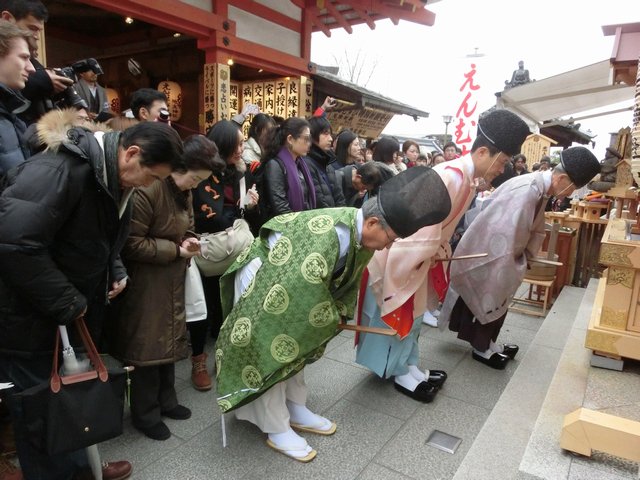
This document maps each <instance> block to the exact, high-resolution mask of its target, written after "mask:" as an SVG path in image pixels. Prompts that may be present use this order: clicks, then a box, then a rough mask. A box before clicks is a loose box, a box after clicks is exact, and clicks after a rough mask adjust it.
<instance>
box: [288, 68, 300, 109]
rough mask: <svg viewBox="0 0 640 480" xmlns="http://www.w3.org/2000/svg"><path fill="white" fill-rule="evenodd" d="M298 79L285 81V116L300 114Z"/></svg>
mask: <svg viewBox="0 0 640 480" xmlns="http://www.w3.org/2000/svg"><path fill="white" fill-rule="evenodd" d="M299 107H300V79H298V78H290V79H289V80H288V81H287V118H289V117H297V116H299V115H300V108H299Z"/></svg>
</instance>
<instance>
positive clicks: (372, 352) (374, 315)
mask: <svg viewBox="0 0 640 480" xmlns="http://www.w3.org/2000/svg"><path fill="white" fill-rule="evenodd" d="M529 133H530V132H529V128H528V127H527V125H526V124H525V123H524V122H523V121H522V120H521V119H520V118H519V117H518V116H517V115H515V114H513V113H511V112H509V111H507V110H496V111H493V112H491V113H489V114H487V115H485V116H483V117H481V118H480V120H479V123H478V134H477V137H476V139H475V141H474V143H473V146H472V148H471V153H470V154H469V155H466V156H464V157H462V158H457V159H455V160H451V161H449V162H444V163H440V164H438V165H436V166H435V167H433V170H434V171H435V172H436V173H437V174H438V175H439V176H440V178H441V179H442V181H443V182H444V184H445V185H446V186H447V192H445V196H447V197H449V201H450V203H451V213H450V214H449V215H448V216H447V218H446V219H445V220H444V221H443V222H442V223H440V224H438V225H433V226H430V227H425V228H422V229H421V230H420V231H418V232H417V233H415V234H413V235H411V236H409V237H407V238H405V239H403V240H399V241H397V242H395V243H394V244H393V246H392V247H391V248H390V249H389V250H384V251H380V252H376V253H375V254H374V256H373V258H372V260H371V261H370V262H369V265H368V266H367V272H366V273H365V275H364V276H363V283H365V285H363V286H366V292H365V295H363V296H362V297H361V299H360V304H361V305H362V308H361V315H360V322H361V323H362V324H364V325H369V326H372V327H390V328H392V329H394V330H396V332H397V335H396V336H393V337H391V336H381V335H371V334H361V335H360V336H359V340H358V351H357V354H356V362H357V363H359V364H360V365H364V366H366V367H367V368H369V369H370V370H372V371H373V372H375V373H376V374H377V375H378V376H380V377H382V378H392V377H393V379H394V386H395V388H396V389H397V390H398V391H399V392H401V393H403V394H405V395H407V396H409V397H411V398H413V399H415V400H418V401H422V402H430V401H432V400H433V399H434V397H435V395H436V393H437V391H438V389H439V388H440V387H441V386H442V385H443V384H444V382H445V381H446V379H447V374H446V372H444V371H442V370H427V371H426V372H425V371H424V370H421V369H420V367H419V365H418V364H419V348H418V337H419V335H420V330H421V326H422V317H423V315H424V313H425V312H426V311H427V309H428V310H430V311H432V310H435V309H436V308H437V305H438V302H439V301H440V300H442V299H443V298H444V292H445V291H446V284H447V280H446V275H444V272H445V271H446V267H445V266H443V262H439V261H437V259H438V258H443V257H449V256H451V249H450V247H449V239H450V238H451V235H452V234H453V233H454V231H455V228H456V225H457V224H458V222H459V220H460V218H461V217H462V215H464V213H465V211H466V210H467V208H468V206H469V204H470V202H471V200H472V199H473V197H474V195H475V192H476V185H477V183H478V181H479V180H480V179H482V180H484V181H485V182H487V183H490V182H491V180H493V179H494V178H495V177H496V176H497V175H498V174H500V173H501V172H502V171H503V169H504V165H505V164H506V163H507V162H509V160H510V158H511V157H512V156H513V155H515V154H516V153H518V152H519V151H520V146H521V145H522V142H523V141H524V140H525V138H526V137H527V135H529ZM419 205H420V203H419V201H416V200H414V201H413V202H408V203H407V204H406V206H405V208H409V207H410V206H419Z"/></svg>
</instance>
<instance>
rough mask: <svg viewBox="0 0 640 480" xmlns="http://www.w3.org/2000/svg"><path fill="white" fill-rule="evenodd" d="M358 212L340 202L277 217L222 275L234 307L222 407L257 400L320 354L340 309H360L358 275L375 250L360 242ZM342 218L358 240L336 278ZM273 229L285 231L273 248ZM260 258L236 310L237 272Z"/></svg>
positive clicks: (225, 338) (223, 349)
mask: <svg viewBox="0 0 640 480" xmlns="http://www.w3.org/2000/svg"><path fill="white" fill-rule="evenodd" d="M356 213H357V210H356V209H352V208H339V209H338V208H336V209H327V210H315V211H313V210H312V211H306V212H296V213H293V214H285V215H281V216H279V217H275V218H273V219H272V220H270V221H269V222H267V223H266V224H265V226H264V227H263V230H262V231H261V233H260V236H259V237H258V238H256V240H255V241H254V242H253V244H252V246H251V248H250V250H249V251H248V252H246V254H245V252H243V254H242V255H241V256H240V257H239V258H238V259H237V260H236V262H234V264H233V265H232V266H231V267H230V269H229V270H228V271H227V273H226V274H225V275H224V276H223V277H222V280H221V296H222V302H223V309H224V310H225V313H226V312H229V311H230V312H229V314H228V316H227V317H226V320H225V322H224V324H223V326H222V329H221V330H220V335H219V337H218V343H217V345H216V354H215V359H216V375H217V388H218V405H219V406H220V409H221V410H222V411H223V412H226V411H229V410H232V409H234V408H237V407H239V406H241V405H243V404H245V403H248V402H250V401H251V400H253V399H255V398H256V396H257V395H260V394H261V393H263V392H265V391H266V390H268V389H269V388H270V387H272V386H273V385H275V384H276V383H278V382H280V381H282V380H286V379H287V378H289V377H290V376H292V375H294V374H295V373H297V372H298V371H300V370H301V369H302V368H303V367H304V365H305V364H307V363H311V362H313V361H315V360H317V359H318V358H320V357H321V356H322V354H323V352H324V348H325V346H326V344H327V342H328V341H329V340H331V339H332V338H333V337H334V336H335V335H336V334H337V329H336V325H337V323H338V322H339V320H340V315H341V314H345V313H350V314H353V309H354V307H355V299H356V295H357V290H358V286H359V279H360V276H361V274H362V271H363V270H364V267H365V266H366V264H367V263H368V261H369V259H370V258H371V255H372V253H371V252H368V251H366V250H364V249H362V248H360V246H359V245H357V242H356V240H355V219H356ZM336 223H342V224H344V225H346V226H348V227H349V228H350V230H351V244H350V248H349V253H348V254H347V260H346V265H345V269H344V272H342V273H341V274H340V275H338V276H337V278H334V275H333V272H334V271H335V269H336V268H335V267H336V262H337V260H338V257H339V243H338V239H337V234H336V230H335V225H336ZM271 231H277V232H280V233H281V236H280V237H279V239H278V241H277V242H276V243H275V244H274V246H273V247H272V248H271V249H269V247H268V244H267V239H268V236H269V234H270V233H271ZM257 257H258V258H260V259H261V260H262V265H261V266H260V268H259V269H258V271H257V272H256V275H255V277H254V278H253V279H252V280H251V282H250V283H249V286H248V288H247V290H246V291H245V292H244V293H243V294H242V295H241V296H240V299H239V300H238V302H237V304H236V305H235V306H233V308H231V303H232V300H233V295H234V292H233V284H234V278H235V273H236V271H237V270H238V269H240V268H242V267H243V266H244V265H246V264H247V263H249V262H250V261H252V260H253V259H255V258H257Z"/></svg>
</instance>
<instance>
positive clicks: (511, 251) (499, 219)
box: [438, 172, 546, 328]
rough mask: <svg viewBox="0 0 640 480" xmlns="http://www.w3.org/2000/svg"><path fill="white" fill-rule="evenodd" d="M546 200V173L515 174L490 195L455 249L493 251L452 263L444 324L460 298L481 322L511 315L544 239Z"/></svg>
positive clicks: (462, 252)
mask: <svg viewBox="0 0 640 480" xmlns="http://www.w3.org/2000/svg"><path fill="white" fill-rule="evenodd" d="M545 198H546V197H545V185H544V179H543V173H542V172H536V173H532V174H527V175H520V176H518V177H515V178H512V179H511V180H509V181H507V182H505V183H504V184H502V185H501V186H500V188H498V189H497V190H496V191H495V192H494V193H493V194H491V201H490V202H489V203H488V204H487V205H486V206H484V207H483V209H482V211H481V212H480V214H478V216H477V217H476V218H475V220H474V221H473V223H472V224H471V226H470V227H469V228H468V229H467V230H466V232H465V234H464V236H463V237H462V240H460V243H459V244H458V247H457V248H456V256H462V255H469V254H473V253H484V252H487V253H488V254H489V255H488V256H487V257H483V258H474V259H469V260H458V261H455V262H451V270H450V283H449V291H448V293H447V297H446V299H445V302H444V305H443V307H442V311H441V313H440V317H439V322H438V323H440V328H445V326H446V325H447V324H448V322H449V317H450V315H451V310H452V308H453V306H454V305H455V303H456V301H457V300H458V298H459V297H462V299H463V300H464V302H465V303H466V304H467V306H468V307H469V309H470V310H471V312H473V314H474V316H475V317H476V318H477V319H478V321H479V322H480V323H482V324H486V323H489V322H492V321H495V320H497V319H499V318H500V317H502V316H503V315H504V314H505V313H506V311H507V309H508V308H509V303H510V301H511V298H512V297H513V295H514V294H515V292H516V290H517V289H518V287H519V286H520V284H521V283H522V279H523V278H524V275H525V273H526V269H527V259H528V258H532V257H534V256H535V255H536V253H537V252H538V250H539V249H540V247H541V246H542V242H543V241H544V238H545V233H544V207H545V204H546V201H545Z"/></svg>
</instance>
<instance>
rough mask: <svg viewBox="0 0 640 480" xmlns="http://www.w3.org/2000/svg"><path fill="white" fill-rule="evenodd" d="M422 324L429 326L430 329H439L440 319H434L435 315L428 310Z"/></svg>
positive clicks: (423, 316)
mask: <svg viewBox="0 0 640 480" xmlns="http://www.w3.org/2000/svg"><path fill="white" fill-rule="evenodd" d="M422 323H424V324H425V325H429V326H430V327H437V326H438V319H437V318H436V317H434V316H433V314H432V313H431V312H430V311H429V310H427V311H426V312H424V314H423V315H422Z"/></svg>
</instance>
